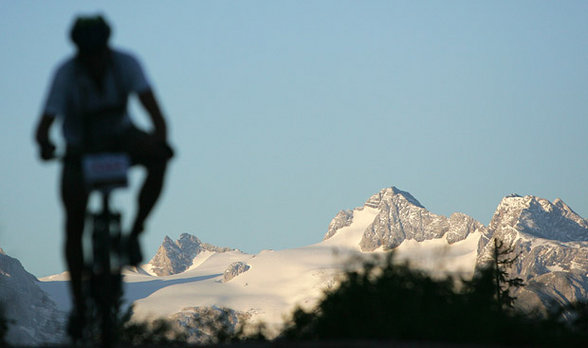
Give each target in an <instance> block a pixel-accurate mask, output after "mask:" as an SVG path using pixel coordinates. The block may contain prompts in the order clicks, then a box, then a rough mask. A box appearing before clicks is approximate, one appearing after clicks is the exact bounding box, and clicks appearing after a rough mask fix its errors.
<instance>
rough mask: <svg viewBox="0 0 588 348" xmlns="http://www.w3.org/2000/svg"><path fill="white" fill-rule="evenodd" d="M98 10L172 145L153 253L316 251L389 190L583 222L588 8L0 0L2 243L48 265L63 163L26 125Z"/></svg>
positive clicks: (29, 261)
mask: <svg viewBox="0 0 588 348" xmlns="http://www.w3.org/2000/svg"><path fill="white" fill-rule="evenodd" d="M96 11H101V12H103V13H104V14H105V15H106V17H107V18H108V19H109V20H110V22H111V23H112V26H113V28H114V36H113V40H112V42H113V45H114V46H115V47H120V48H124V49H127V50H130V51H132V52H134V53H136V54H137V55H138V56H139V57H140V59H141V61H142V62H143V64H144V66H145V69H146V71H147V73H148V75H149V77H150V79H151V81H152V82H153V84H154V87H155V90H156V92H157V95H158V96H159V99H160V102H161V104H162V106H163V109H164V110H165V113H166V115H167V117H168V121H169V124H170V137H171V139H172V142H173V144H174V145H175V147H176V148H177V152H178V156H177V158H176V160H175V161H174V162H173V164H172V166H171V169H170V173H169V176H168V181H167V188H166V191H165V193H164V195H163V197H162V200H161V202H160V204H159V206H158V207H157V210H156V211H155V213H154V215H153V217H152V219H151V221H150V223H149V224H148V226H147V228H148V231H147V232H146V235H145V238H144V245H145V253H146V254H148V256H152V255H153V254H154V253H155V251H156V249H157V247H158V246H159V244H160V243H161V241H162V240H163V237H164V236H165V235H166V234H167V235H169V236H170V237H172V238H174V239H175V238H177V237H178V236H179V234H181V233H192V234H194V235H196V236H198V237H199V238H200V239H202V240H203V241H205V242H208V243H212V244H216V245H219V246H229V247H235V248H240V249H242V250H244V251H247V252H258V251H260V250H261V249H267V248H272V249H282V248H292V247H298V246H304V245H308V244H311V243H315V242H318V241H320V240H321V238H322V237H323V235H324V233H326V231H327V226H328V224H329V222H330V220H331V219H332V218H333V217H334V216H335V215H336V213H337V212H338V211H339V210H341V209H352V208H354V207H357V206H360V205H362V204H363V203H364V201H365V200H367V199H368V198H369V196H370V195H372V194H374V193H376V192H378V191H379V190H380V189H382V188H384V187H389V186H392V185H395V186H397V187H399V188H400V189H403V190H406V191H408V192H410V193H412V194H413V195H414V196H415V197H416V198H417V199H419V200H420V201H421V203H422V204H423V205H424V206H425V207H427V208H428V209H429V210H431V211H432V212H434V213H437V214H443V215H449V214H451V213H452V212H454V211H460V212H463V213H466V214H469V215H471V216H473V217H474V218H476V219H478V220H480V221H481V222H483V223H484V224H487V223H488V222H489V220H490V218H491V217H492V214H493V212H494V209H495V208H496V206H497V205H498V203H499V202H500V199H501V198H502V197H503V196H504V195H507V194H509V193H513V192H516V193H519V194H534V195H537V196H540V197H544V198H548V199H550V200H553V199H555V198H557V197H560V198H562V199H563V200H564V201H565V202H566V203H568V204H569V205H570V206H571V207H572V208H573V209H574V210H575V211H576V212H577V213H579V214H580V215H582V216H584V217H588V175H587V173H588V151H587V150H588V137H587V133H588V21H586V18H588V3H587V2H585V1H562V2H555V1H469V0H468V1H339V0H338V1H207V2H204V1H166V2H162V1H142V2H130V1H124V2H123V1H103V2H100V4H98V5H97V4H95V2H89V1H59V2H41V1H4V0H1V1H0V14H1V16H2V20H0V33H2V34H0V47H1V50H2V53H1V54H0V76H1V78H0V96H2V98H1V99H2V101H1V102H0V120H1V125H2V128H1V129H2V136H1V137H0V142H1V143H0V145H1V147H2V151H1V156H2V157H0V160H1V161H2V163H3V165H2V168H3V175H2V178H3V180H2V181H1V182H0V193H1V195H0V247H2V248H3V249H5V251H6V252H7V253H8V254H9V255H11V256H14V257H17V258H19V259H20V260H21V262H22V263H23V264H24V265H25V267H26V268H27V269H28V270H29V271H31V272H32V273H34V274H35V275H37V276H44V275H48V274H52V273H57V272H61V271H63V270H64V269H65V266H64V264H63V262H62V257H61V243H62V232H61V225H62V222H61V211H60V207H59V204H58V196H57V188H56V184H57V180H58V176H59V166H58V164H57V163H53V164H45V165H43V164H41V163H40V162H39V161H37V158H36V148H35V147H34V146H33V142H32V132H33V127H34V124H35V122H36V121H37V118H38V115H39V113H40V109H41V106H42V103H43V100H44V98H45V93H46V90H47V87H48V83H49V79H50V76H51V75H52V73H53V69H54V68H55V66H56V65H57V64H58V62H59V61H61V60H62V59H64V58H65V57H66V56H67V55H69V54H71V52H73V48H72V46H71V44H70V43H69V41H68V39H67V33H68V30H69V27H70V25H71V22H72V20H73V18H74V16H75V15H76V14H78V13H94V12H96ZM133 114H134V116H135V119H136V120H137V122H138V123H139V124H141V125H146V124H147V123H146V118H145V117H146V116H145V114H144V113H143V112H142V110H141V109H140V108H139V107H137V106H136V105H134V106H133ZM57 130H58V129H57V128H56V129H55V132H54V134H53V136H54V139H56V140H57V139H58V137H59V132H58V131H57ZM140 176H141V174H140V173H134V174H133V182H134V186H137V184H138V182H139V177H140ZM135 188H136V187H135ZM129 197H131V196H130V195H129V194H128V193H121V194H120V195H119V196H118V197H117V202H116V203H117V205H118V206H119V207H121V208H122V209H124V211H125V212H128V213H130V212H132V210H131V207H132V201H131V200H130V198H129ZM127 215H131V214H127Z"/></svg>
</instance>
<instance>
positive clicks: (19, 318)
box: [0, 249, 64, 345]
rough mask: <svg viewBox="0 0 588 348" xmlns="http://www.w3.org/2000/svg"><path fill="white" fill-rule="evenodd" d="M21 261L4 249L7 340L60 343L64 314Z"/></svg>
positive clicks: (1, 273)
mask: <svg viewBox="0 0 588 348" xmlns="http://www.w3.org/2000/svg"><path fill="white" fill-rule="evenodd" d="M38 283H39V281H38V280H37V278H35V277H34V276H33V275H32V274H30V273H28V272H27V271H26V270H25V269H24V268H23V266H22V265H21V263H20V262H19V261H18V260H17V259H15V258H12V257H10V256H8V255H6V254H5V253H4V251H2V249H0V303H1V304H2V305H3V307H4V314H5V316H6V318H7V319H9V320H10V321H12V322H11V323H9V329H8V333H7V341H8V342H9V343H11V344H14V345H36V344H41V343H56V342H60V341H61V340H62V339H63V337H64V330H63V322H64V314H63V313H60V312H59V311H58V310H57V308H56V306H55V303H54V302H53V301H52V300H51V299H50V298H49V297H48V296H47V295H46V294H45V292H43V290H41V288H40V287H39V285H38Z"/></svg>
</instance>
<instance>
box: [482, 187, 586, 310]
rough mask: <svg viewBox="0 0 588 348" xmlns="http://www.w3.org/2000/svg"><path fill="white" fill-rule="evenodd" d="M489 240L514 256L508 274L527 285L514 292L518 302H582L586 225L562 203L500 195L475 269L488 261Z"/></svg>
mask: <svg viewBox="0 0 588 348" xmlns="http://www.w3.org/2000/svg"><path fill="white" fill-rule="evenodd" d="M494 239H499V240H501V241H502V242H503V243H504V245H505V247H507V248H512V249H513V253H512V255H513V256H515V255H519V254H520V255H519V256H518V258H517V260H516V262H515V263H514V264H513V265H512V267H511V268H510V270H509V272H510V274H511V275H512V276H516V277H520V278H522V279H523V280H524V281H525V283H526V284H527V286H526V287H525V288H522V289H521V290H520V291H519V293H520V294H519V295H520V297H521V298H525V301H523V302H535V303H542V304H543V305H544V306H549V305H550V304H551V303H550V302H551V301H554V300H555V301H556V302H559V303H560V304H567V303H569V302H572V301H576V300H578V299H588V221H587V220H585V219H583V218H582V217H580V216H579V215H578V214H576V213H575V212H574V211H573V210H572V209H570V207H568V206H567V205H566V204H565V203H564V202H563V201H562V200H560V199H556V200H555V201H554V202H553V203H551V202H549V201H548V200H546V199H543V198H538V197H535V196H524V197H522V196H519V195H510V196H507V197H505V198H504V199H503V200H502V201H501V202H500V204H499V205H498V207H497V209H496V212H495V213H494V216H493V217H492V220H491V221H490V225H489V227H488V230H487V233H486V235H485V236H484V238H481V240H480V245H479V252H478V260H477V264H478V267H482V266H484V265H485V264H487V263H488V261H489V260H491V255H492V247H493V245H494V243H493V240H494Z"/></svg>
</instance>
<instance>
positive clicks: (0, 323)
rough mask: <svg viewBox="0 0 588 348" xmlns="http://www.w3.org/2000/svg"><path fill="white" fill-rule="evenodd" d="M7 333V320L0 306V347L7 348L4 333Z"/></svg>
mask: <svg viewBox="0 0 588 348" xmlns="http://www.w3.org/2000/svg"><path fill="white" fill-rule="evenodd" d="M7 332H8V320H7V319H6V318H5V316H4V306H3V305H2V304H0V347H8V343H7V342H6V333H7Z"/></svg>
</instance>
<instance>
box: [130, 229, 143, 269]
mask: <svg viewBox="0 0 588 348" xmlns="http://www.w3.org/2000/svg"><path fill="white" fill-rule="evenodd" d="M126 244H127V245H126V249H127V250H126V251H127V257H128V258H129V266H139V264H140V263H141V261H143V253H141V245H139V236H137V235H134V234H131V235H130V236H129V238H128V239H127V243H126Z"/></svg>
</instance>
